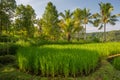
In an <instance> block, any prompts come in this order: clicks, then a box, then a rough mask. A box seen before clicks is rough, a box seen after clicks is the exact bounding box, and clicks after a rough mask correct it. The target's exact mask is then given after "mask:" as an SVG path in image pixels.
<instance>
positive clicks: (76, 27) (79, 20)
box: [73, 8, 83, 41]
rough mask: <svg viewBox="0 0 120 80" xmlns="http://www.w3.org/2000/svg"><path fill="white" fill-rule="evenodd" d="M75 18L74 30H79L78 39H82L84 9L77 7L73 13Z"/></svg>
mask: <svg viewBox="0 0 120 80" xmlns="http://www.w3.org/2000/svg"><path fill="white" fill-rule="evenodd" d="M73 19H74V32H77V34H78V41H79V39H80V31H81V30H82V29H83V26H82V20H83V19H82V10H81V9H79V8H77V9H75V11H74V13H73Z"/></svg>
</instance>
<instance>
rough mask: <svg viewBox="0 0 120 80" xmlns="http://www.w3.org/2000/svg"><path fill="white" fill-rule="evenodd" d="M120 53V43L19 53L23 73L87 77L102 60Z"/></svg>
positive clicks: (42, 49)
mask: <svg viewBox="0 0 120 80" xmlns="http://www.w3.org/2000/svg"><path fill="white" fill-rule="evenodd" d="M117 53H120V43H118V42H114V43H94V44H69V45H59V44H58V45H43V46H39V47H24V48H20V49H19V50H18V53H17V61H18V67H19V69H20V70H21V71H24V72H30V73H32V74H37V75H40V76H52V77H55V76H64V77H68V76H73V77H76V76H80V75H88V74H90V73H91V72H93V71H94V70H95V69H96V68H97V66H99V63H100V59H101V58H102V57H107V56H108V55H112V54H117Z"/></svg>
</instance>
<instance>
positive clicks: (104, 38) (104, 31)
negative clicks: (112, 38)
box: [104, 24, 106, 42]
mask: <svg viewBox="0 0 120 80" xmlns="http://www.w3.org/2000/svg"><path fill="white" fill-rule="evenodd" d="M104 42H106V24H104Z"/></svg>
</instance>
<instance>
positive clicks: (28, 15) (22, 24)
mask: <svg viewBox="0 0 120 80" xmlns="http://www.w3.org/2000/svg"><path fill="white" fill-rule="evenodd" d="M35 17H36V14H35V11H34V9H33V8H32V7H31V6H30V5H27V6H24V5H22V4H21V5H19V6H18V7H17V9H16V26H17V28H18V29H20V30H23V31H24V30H25V31H27V36H28V37H32V36H33V34H34V32H33V31H34V22H35Z"/></svg>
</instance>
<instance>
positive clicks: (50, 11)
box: [42, 2, 59, 40]
mask: <svg viewBox="0 0 120 80" xmlns="http://www.w3.org/2000/svg"><path fill="white" fill-rule="evenodd" d="M58 22H59V20H58V11H57V10H56V6H54V5H53V4H52V2H48V4H47V6H46V8H45V12H44V14H43V17H42V31H43V34H44V35H46V36H48V37H49V39H51V40H55V39H58V37H59V26H58V24H57V23H58Z"/></svg>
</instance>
